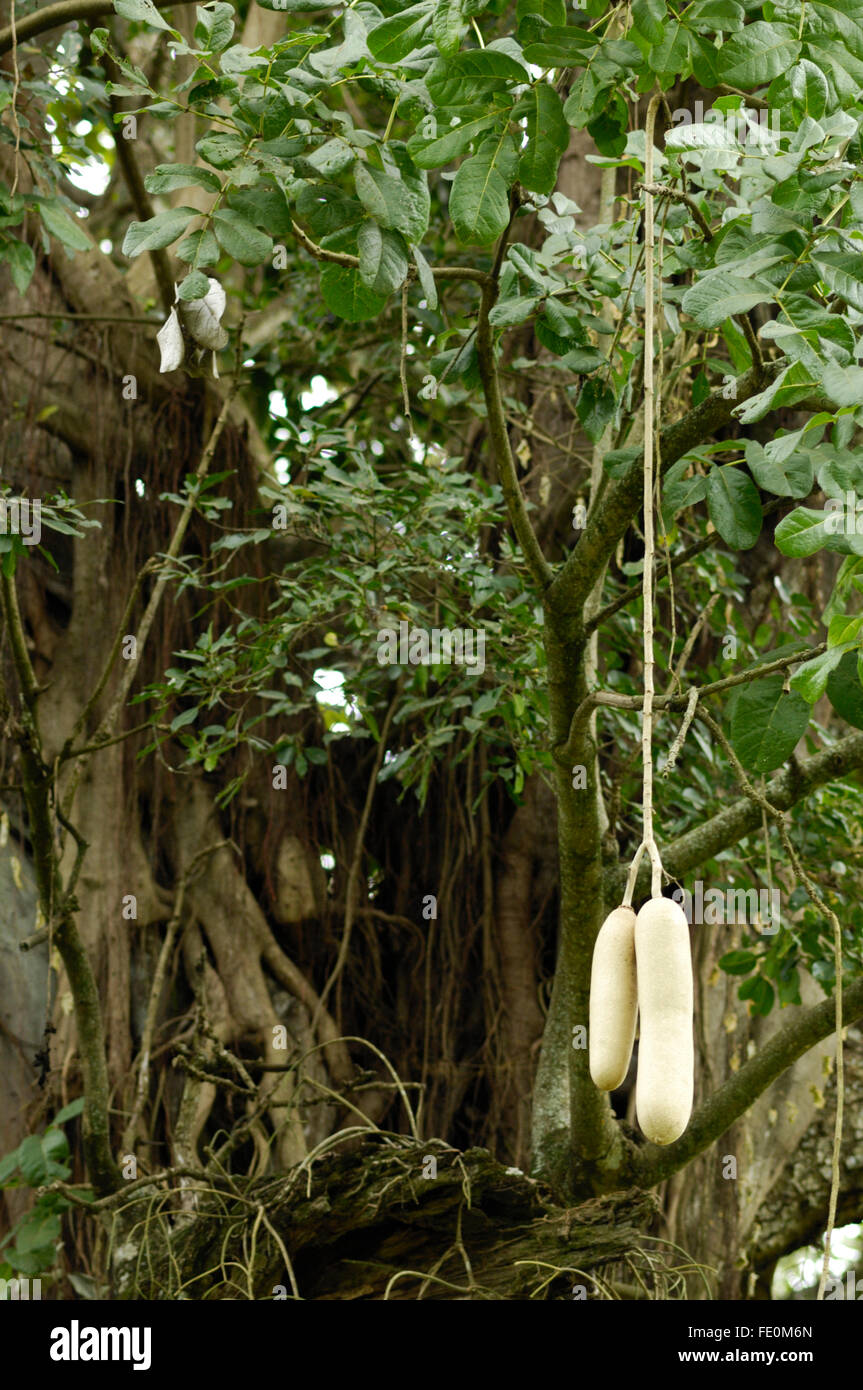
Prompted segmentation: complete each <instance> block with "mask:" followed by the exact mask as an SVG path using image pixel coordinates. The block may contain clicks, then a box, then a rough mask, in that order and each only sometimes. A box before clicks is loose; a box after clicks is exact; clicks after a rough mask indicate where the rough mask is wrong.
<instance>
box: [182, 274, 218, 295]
mask: <svg viewBox="0 0 863 1390" xmlns="http://www.w3.org/2000/svg"><path fill="white" fill-rule="evenodd" d="M209 288H210V278H209V276H208V275H204V274H203V272H202V271H200V270H193V271H192V273H191V275H187V276H186V278H185V280H183V282H182V284H181V285H180V288H179V290H178V291H177V298H178V299H182V300H187V299H203V298H204V295H205V294H207V293H208V291H209Z"/></svg>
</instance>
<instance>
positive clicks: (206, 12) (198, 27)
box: [195, 0, 234, 53]
mask: <svg viewBox="0 0 863 1390" xmlns="http://www.w3.org/2000/svg"><path fill="white" fill-rule="evenodd" d="M197 14H198V18H197V23H196V24H195V38H196V40H197V42H198V43H199V44H201V46H202V47H203V48H206V49H209V51H210V52H211V53H220V52H221V51H222V49H223V48H227V46H228V44H229V43H230V42H231V39H232V38H233V37H234V7H233V5H226V4H224V3H219V0H216V3H212V4H206V5H198V7H197Z"/></svg>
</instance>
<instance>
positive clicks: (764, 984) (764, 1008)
mask: <svg viewBox="0 0 863 1390" xmlns="http://www.w3.org/2000/svg"><path fill="white" fill-rule="evenodd" d="M737 997H738V999H748V1000H749V1001H750V1004H749V1012H750V1013H751V1014H760V1015H762V1017H764V1018H766V1017H767V1015H768V1014H769V1013H770V1010H771V1009H772V1008H773V1001H774V999H775V997H776V995H775V991H774V989H773V986H772V985H771V984H769V983H768V981H767V980H765V979H764V977H763V976H762V975H755V976H754V977H753V979H751V980H747V981H746V982H745V984H742V985H741V986H740V988H739V990H738V991H737Z"/></svg>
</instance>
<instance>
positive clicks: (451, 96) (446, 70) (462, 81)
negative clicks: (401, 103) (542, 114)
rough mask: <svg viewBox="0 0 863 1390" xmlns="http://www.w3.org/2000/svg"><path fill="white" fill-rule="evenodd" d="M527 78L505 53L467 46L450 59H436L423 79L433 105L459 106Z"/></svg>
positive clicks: (523, 69) (526, 72) (524, 70)
mask: <svg viewBox="0 0 863 1390" xmlns="http://www.w3.org/2000/svg"><path fill="white" fill-rule="evenodd" d="M529 81H530V73H529V72H528V70H527V68H525V67H524V66H523V65H522V64H521V63H519V62H517V61H516V59H515V58H511V57H510V55H509V54H508V53H501V52H500V50H499V49H495V48H468V49H465V51H464V52H463V53H456V54H455V56H454V57H452V58H439V59H438V61H437V62H436V63H435V65H434V67H433V68H432V70H431V72H430V73H429V74H428V77H427V78H426V87H427V88H428V93H429V96H430V97H431V99H432V101H433V102H434V104H435V106H460V105H463V104H465V103H469V102H470V103H474V102H477V101H480V100H482V99H483V98H484V97H486V96H490V95H491V94H492V93H494V92H503V91H506V90H507V89H508V88H509V87H511V86H512V85H513V84H514V83H519V84H521V85H524V84H525V83H527V82H529Z"/></svg>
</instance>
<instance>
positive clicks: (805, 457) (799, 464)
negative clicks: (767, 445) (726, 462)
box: [746, 439, 815, 497]
mask: <svg viewBox="0 0 863 1390" xmlns="http://www.w3.org/2000/svg"><path fill="white" fill-rule="evenodd" d="M746 462H747V464H748V465H749V471H750V472H751V474H752V476H753V478H754V479H755V481H756V483H757V484H758V486H759V487H760V488H763V489H764V491H765V492H772V493H774V494H775V496H777V497H808V496H809V493H810V492H811V491H812V485H813V483H814V481H815V465H814V464H813V462H812V459H811V457H810V455H809V454H791V456H790V457H789V458H784V459H772V458H769V457H768V455H767V454H766V453H765V452H764V448H763V447H762V445H761V444H759V443H758V442H757V440H755V439H747V441H746Z"/></svg>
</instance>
